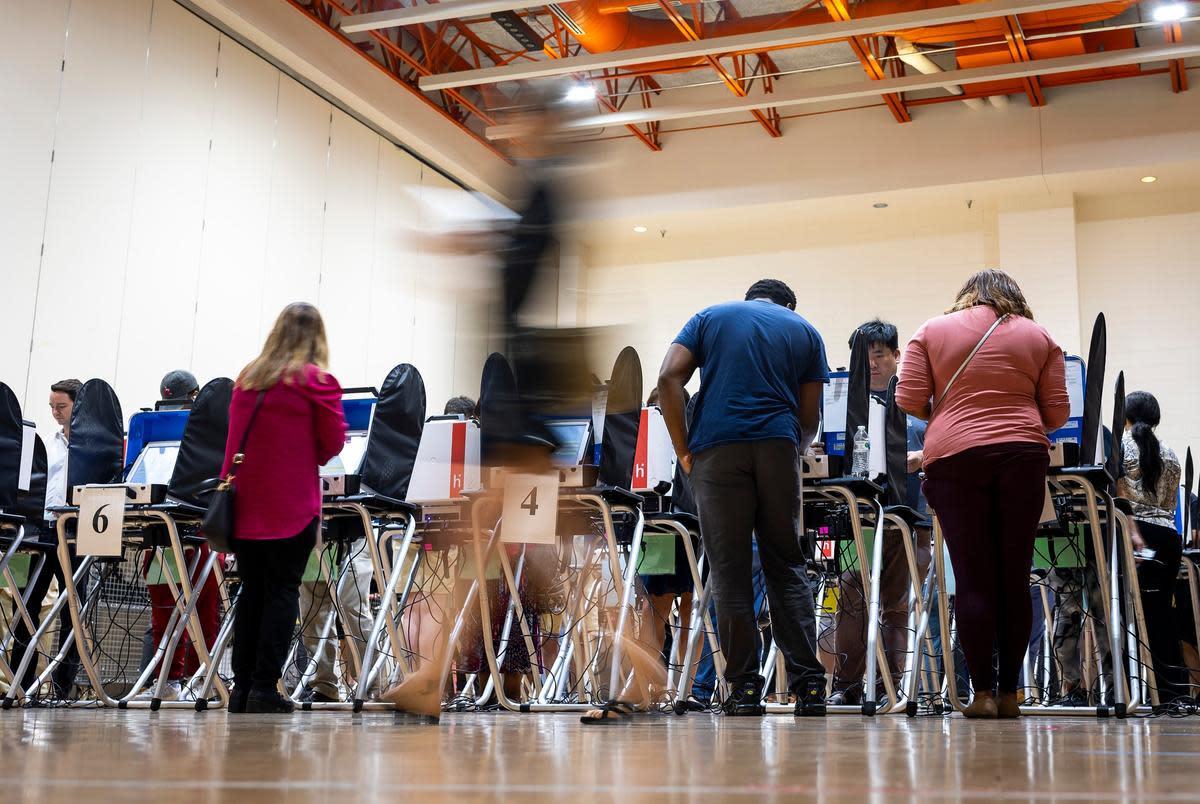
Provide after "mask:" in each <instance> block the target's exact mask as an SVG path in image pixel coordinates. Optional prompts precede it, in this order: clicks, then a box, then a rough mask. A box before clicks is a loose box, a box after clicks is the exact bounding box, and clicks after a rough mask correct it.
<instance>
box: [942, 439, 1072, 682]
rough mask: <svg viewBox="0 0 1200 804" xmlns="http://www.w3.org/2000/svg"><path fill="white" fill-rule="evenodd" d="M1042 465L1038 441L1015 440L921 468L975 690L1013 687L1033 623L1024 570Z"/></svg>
mask: <svg viewBox="0 0 1200 804" xmlns="http://www.w3.org/2000/svg"><path fill="white" fill-rule="evenodd" d="M1049 465H1050V455H1049V453H1048V452H1047V450H1046V448H1045V447H1044V446H1043V445H1041V444H1034V443H1028V442H1016V443H1006V444H988V445H986V446H982V447H974V448H972V449H968V450H964V451H962V452H959V453H957V454H955V455H950V456H948V457H946V458H940V459H938V460H936V461H934V462H933V463H931V464H930V465H929V466H928V467H927V468H926V469H925V482H924V485H923V488H924V489H925V496H926V498H927V499H928V500H929V505H930V507H931V508H933V510H934V511H935V512H936V513H937V518H938V521H939V522H940V523H941V526H942V533H943V534H944V535H945V539H946V546H947V547H948V548H949V550H950V560H951V562H952V563H953V565H954V577H955V580H956V586H957V590H958V598H957V601H956V603H955V613H956V616H957V618H958V638H959V641H960V642H961V643H962V647H963V652H964V653H965V654H966V657H967V670H968V671H969V672H970V674H971V683H972V685H973V686H974V687H975V690H976V692H987V691H991V690H996V689H998V690H999V692H1001V693H1006V692H1016V690H1017V679H1018V676H1019V673H1020V669H1021V661H1022V659H1023V658H1024V656H1025V650H1026V648H1027V647H1028V646H1029V632H1030V629H1031V627H1032V624H1033V611H1032V606H1031V604H1030V599H1029V570H1030V567H1031V566H1032V563H1033V539H1034V535H1035V534H1036V533H1037V527H1038V520H1039V519H1040V518H1041V513H1042V506H1043V503H1044V502H1045V498H1046V469H1047V468H1048V467H1049ZM993 650H995V651H996V652H997V653H998V654H999V674H998V676H997V674H996V673H995V672H994V671H993V667H992V654H993Z"/></svg>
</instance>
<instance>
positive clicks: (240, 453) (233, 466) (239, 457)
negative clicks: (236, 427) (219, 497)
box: [226, 391, 267, 481]
mask: <svg viewBox="0 0 1200 804" xmlns="http://www.w3.org/2000/svg"><path fill="white" fill-rule="evenodd" d="M266 396H267V392H266V391H259V392H258V399H256V400H254V409H253V410H251V411H250V418H249V419H247V420H246V429H245V430H243V431H242V440H241V443H239V444H238V448H237V452H235V453H234V454H233V461H232V462H231V463H230V466H229V477H228V478H226V480H227V481H228V480H232V479H233V478H234V476H235V475H236V474H237V467H238V466H239V465H241V463H242V461H244V460H246V442H247V441H248V440H249V438H250V430H252V429H253V428H254V420H255V419H256V418H257V417H258V409H259V408H261V407H262V403H263V399H265V398H266Z"/></svg>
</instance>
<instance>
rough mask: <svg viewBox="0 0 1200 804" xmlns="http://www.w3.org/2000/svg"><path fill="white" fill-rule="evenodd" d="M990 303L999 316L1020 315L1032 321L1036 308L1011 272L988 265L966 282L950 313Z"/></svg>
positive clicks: (989, 305) (948, 311)
mask: <svg viewBox="0 0 1200 804" xmlns="http://www.w3.org/2000/svg"><path fill="white" fill-rule="evenodd" d="M980 305H987V306H988V307H991V308H992V309H993V310H995V311H996V315H1019V316H1022V317H1024V318H1028V319H1030V320H1032V319H1033V311H1032V310H1030V309H1029V302H1027V301H1025V294H1024V293H1022V292H1021V287H1020V285H1018V284H1017V282H1016V280H1015V279H1013V278H1012V277H1011V276H1009V275H1008V274H1006V273H1004V272H1003V271H1001V270H999V269H997V268H988V269H986V270H983V271H979V272H978V273H976V274H974V275H973V276H972V277H971V278H970V279H968V280H967V281H966V282H964V283H963V286H962V288H960V289H959V291H958V296H956V297H955V299H954V306H953V307H951V308H950V309H949V310H947V311H946V312H947V313H956V312H958V311H959V310H966V309H967V308H968V307H979V306H980Z"/></svg>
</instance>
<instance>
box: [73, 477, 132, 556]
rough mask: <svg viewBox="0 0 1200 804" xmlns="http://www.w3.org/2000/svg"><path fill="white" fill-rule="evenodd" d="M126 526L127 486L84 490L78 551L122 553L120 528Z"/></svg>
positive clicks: (80, 513) (77, 542)
mask: <svg viewBox="0 0 1200 804" xmlns="http://www.w3.org/2000/svg"><path fill="white" fill-rule="evenodd" d="M124 527H125V487H124V486H117V487H115V488H114V487H111V486H110V487H107V488H85V489H84V490H83V499H82V500H81V501H80V503H79V528H78V530H77V538H76V549H77V551H78V553H79V555H81V556H119V555H121V531H122V529H123V528H124Z"/></svg>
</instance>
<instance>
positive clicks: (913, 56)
mask: <svg viewBox="0 0 1200 804" xmlns="http://www.w3.org/2000/svg"><path fill="white" fill-rule="evenodd" d="M896 55H897V56H899V57H900V61H902V62H904V63H905V64H907V65H908V66H909V67H912V68H913V69H914V70H916V71H917V72H919V73H922V74H924V75H935V74H937V73H941V72H945V70H943V69H942V68H941V67H939V66H937V64H935V63H934V61H933V59H931V58H929V57H928V56H926V55H925V54H924V53H922V52H921V51H920V50H917V46H916V45H914V44H913V43H912V42H910V41H908V40H907V39H901V38H900V37H898V36H897V37H896ZM946 91H947V92H949V93H950V94H951V95H962V94H963V88H962V87H960V86H959V85H958V84H951V85H949V86H947V87H946ZM1004 100H1005V101H1007V100H1008V98H1005V99H1004ZM963 103H965V104H966V105H967V106H968V107H969V108H971V109H982V108H983V100H982V99H980V98H963Z"/></svg>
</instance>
